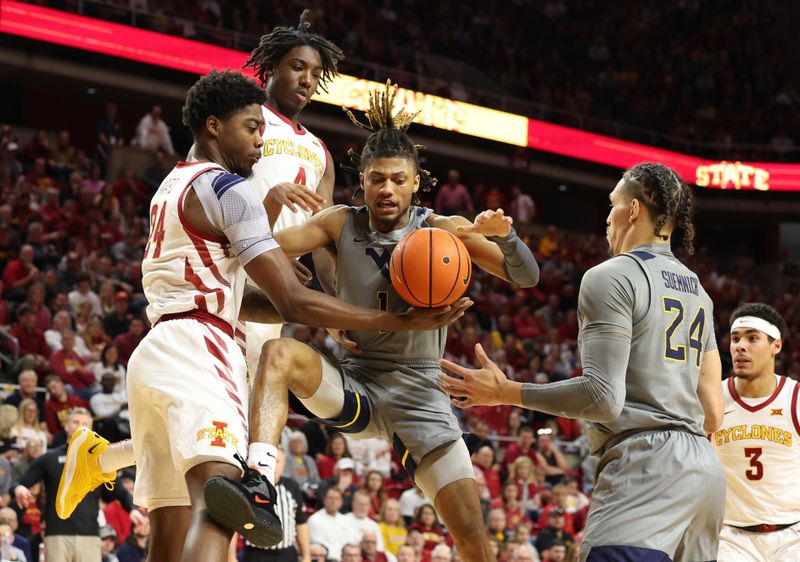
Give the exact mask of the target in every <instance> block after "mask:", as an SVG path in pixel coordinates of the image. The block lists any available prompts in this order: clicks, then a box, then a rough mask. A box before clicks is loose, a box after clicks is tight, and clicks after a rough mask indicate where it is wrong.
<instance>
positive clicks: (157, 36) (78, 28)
mask: <svg viewBox="0 0 800 562" xmlns="http://www.w3.org/2000/svg"><path fill="white" fill-rule="evenodd" d="M0 32H2V33H8V34H11V35H17V36H21V37H27V38H29V39H35V40H39V41H45V42H48V43H56V44H58V45H64V46H66V47H72V48H76V49H82V50H87V51H92V52H96V53H102V54H105V55H111V56H115V57H120V58H124V59H129V60H134V61H138V62H142V63H145V64H151V65H155V66H161V67H166V68H171V69H175V70H180V71H183V72H189V73H193V74H206V73H208V72H210V71H211V70H212V69H226V68H235V69H240V68H241V66H242V64H243V63H244V61H245V60H246V59H247V53H243V52H240V51H235V50H233V49H226V48H224V47H216V46H213V45H208V44H206V43H200V42H198V41H191V40H188V39H183V38H180V37H173V36H170V35H165V34H162V33H156V32H153V31H148V30H145V29H138V28H135V27H131V26H127V25H121V24H117V23H110V22H105V21H102V20H98V19H94V18H87V17H84V16H79V15H76V14H72V13H68V12H62V11H59V10H53V9H49V8H42V7H40V6H35V5H32V4H23V3H21V2H16V1H14V0H0ZM379 86H381V84H379V83H377V82H372V81H369V80H364V79H361V78H356V77H353V76H346V75H342V76H340V77H339V78H338V79H337V80H336V81H334V82H333V83H332V84H330V85H329V88H328V90H329V91H328V93H327V94H326V93H324V92H318V93H317V95H316V96H315V98H314V99H315V101H320V102H323V103H330V104H335V105H346V106H348V107H350V108H363V107H364V106H365V105H366V101H367V97H366V96H367V92H368V91H369V90H371V89H374V88H376V87H379ZM399 98H400V99H401V100H402V102H403V103H404V104H405V105H406V106H407V107H408V109H410V110H415V109H422V110H423V115H421V116H420V117H419V118H418V121H419V122H421V123H423V124H425V125H428V126H432V127H436V128H440V129H445V130H450V131H454V132H456V133H460V134H466V135H471V136H476V137H480V138H485V139H489V140H493V141H496V142H503V143H506V144H511V145H515V146H527V147H529V148H533V149H535V150H541V151H544V152H550V153H553V154H559V155H562V156H568V157H570V158H575V159H577V160H584V161H588V162H593V163H597V164H602V165H606V166H612V167H615V168H628V167H630V166H633V165H634V164H637V163H639V162H645V161H657V162H662V163H664V164H666V165H668V166H670V167H672V168H673V169H675V170H676V171H677V172H678V173H679V174H680V175H681V177H683V178H684V179H685V180H686V181H687V182H689V183H692V184H694V185H697V186H699V187H703V188H710V189H726V190H742V191H746V190H756V191H800V165H794V164H776V163H771V162H756V163H753V162H736V161H734V162H727V161H723V162H716V161H711V160H705V159H703V158H698V157H696V156H691V155H688V154H681V153H678V152H672V151H669V150H664V149H661V148H656V147H652V146H647V145H644V144H638V143H633V142H627V141H623V140H620V139H615V138H613V137H607V136H604V135H597V134H594V133H589V132H586V131H581V130H578V129H572V128H569V127H563V126H560V125H554V124H552V123H547V122H545V121H537V120H534V119H528V118H526V117H524V116H521V115H514V114H511V113H507V112H503V111H497V110H494V109H489V108H485V107H480V106H477V105H473V104H468V103H464V102H460V101H456V100H449V99H445V98H441V97H438V96H433V95H431V94H425V93H422V92H414V91H412V90H406V89H402V88H401V90H400V95H399Z"/></svg>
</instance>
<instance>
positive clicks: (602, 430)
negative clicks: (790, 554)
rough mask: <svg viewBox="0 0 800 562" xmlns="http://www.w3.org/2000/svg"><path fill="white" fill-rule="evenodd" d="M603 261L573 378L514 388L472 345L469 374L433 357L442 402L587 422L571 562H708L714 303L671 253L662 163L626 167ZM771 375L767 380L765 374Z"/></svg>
mask: <svg viewBox="0 0 800 562" xmlns="http://www.w3.org/2000/svg"><path fill="white" fill-rule="evenodd" d="M609 199H610V202H611V211H610V212H609V215H608V218H607V219H606V224H607V238H608V245H609V250H610V253H611V256H612V258H611V259H609V260H607V261H606V262H604V263H602V264H600V265H597V266H595V267H593V268H592V269H590V270H589V271H587V272H586V274H585V275H584V276H583V280H582V281H581V289H580V295H579V297H578V322H579V324H580V334H579V335H578V341H579V342H580V351H581V363H582V365H583V376H581V377H577V378H574V379H571V380H568V381H560V382H555V383H551V384H536V385H532V384H528V383H517V382H514V381H509V380H507V379H506V376H505V374H503V372H502V371H501V370H500V369H498V368H497V366H496V365H495V364H494V363H492V361H491V360H489V358H488V357H487V356H486V353H484V351H483V349H482V348H481V346H480V345H476V346H475V347H476V349H475V352H476V356H477V357H478V359H479V360H480V362H481V364H482V368H481V369H465V368H463V367H460V366H458V365H455V364H454V363H451V362H449V361H444V360H443V361H442V366H443V367H444V368H445V370H447V371H450V372H452V373H454V374H455V375H457V376H450V375H447V374H442V375H440V379H441V381H442V389H443V390H445V391H446V392H448V393H450V394H451V395H453V396H455V397H457V398H456V399H454V400H453V402H454V404H455V405H457V406H460V407H468V406H473V405H478V404H485V405H490V406H491V405H497V404H512V405H516V406H521V407H523V408H529V409H533V410H538V411H540V412H545V413H548V414H552V415H556V416H566V417H572V418H580V419H584V420H586V421H588V422H591V423H590V426H589V430H588V437H589V445H590V447H591V449H592V453H593V454H595V455H596V456H598V457H599V458H600V461H599V465H598V470H597V474H596V477H595V482H596V483H595V487H594V496H593V499H592V506H591V509H590V510H589V519H588V523H587V525H586V534H585V537H584V540H583V543H582V546H581V554H580V559H581V560H582V561H585V560H590V561H592V560H598V561H599V560H675V561H676V562H689V561H697V560H716V558H717V546H718V542H719V533H720V527H721V525H722V516H723V507H724V503H725V476H724V474H723V471H722V466H721V465H720V462H719V460H718V459H717V457H716V455H715V454H714V451H713V450H712V447H711V444H710V443H709V442H708V439H707V438H706V435H707V434H708V433H713V432H714V431H716V430H717V429H718V428H719V426H720V424H721V423H722V419H723V398H722V386H721V374H722V368H721V364H720V358H719V352H718V350H717V342H716V340H715V337H714V315H713V303H712V302H711V299H710V298H709V296H708V294H707V293H706V292H705V290H703V287H702V286H701V285H700V281H699V279H698V277H697V275H696V274H695V273H694V272H693V271H691V270H690V269H688V268H687V267H686V266H684V265H683V264H682V263H681V262H679V261H678V260H677V258H675V256H674V255H673V254H672V251H671V250H670V238H671V236H672V234H673V232H674V231H676V230H681V231H682V232H683V247H684V248H685V249H686V251H687V252H689V253H691V252H692V250H693V239H694V226H693V224H692V194H691V191H690V190H689V187H688V186H687V185H686V183H684V182H683V181H682V180H681V179H680V178H679V177H678V175H677V174H676V173H675V172H674V171H673V170H671V169H670V168H668V167H667V166H664V165H663V164H656V163H644V164H639V165H637V166H634V167H633V168H631V169H629V170H627V171H626V172H625V173H624V174H623V176H622V179H620V180H619V182H618V183H617V185H616V187H615V188H614V190H613V191H612V192H611V195H610V196H609ZM770 376H772V375H770Z"/></svg>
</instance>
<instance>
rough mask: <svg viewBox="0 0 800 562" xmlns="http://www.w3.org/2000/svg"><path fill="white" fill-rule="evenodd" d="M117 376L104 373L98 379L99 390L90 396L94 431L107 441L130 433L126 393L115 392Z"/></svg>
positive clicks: (113, 440) (114, 440)
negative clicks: (93, 416)
mask: <svg viewBox="0 0 800 562" xmlns="http://www.w3.org/2000/svg"><path fill="white" fill-rule="evenodd" d="M116 384H117V378H116V377H115V376H114V374H113V373H106V374H105V375H103V378H102V379H101V380H100V386H101V391H100V392H98V393H97V394H95V395H94V396H92V397H91V398H90V400H89V405H90V406H91V408H92V412H94V415H95V425H96V431H97V433H99V434H100V435H102V436H103V437H105V438H106V439H108V440H109V441H111V442H112V443H113V442H116V441H121V440H122V439H125V438H128V437H130V435H131V431H130V424H129V422H128V395H127V394H126V393H125V392H116V391H115V386H116Z"/></svg>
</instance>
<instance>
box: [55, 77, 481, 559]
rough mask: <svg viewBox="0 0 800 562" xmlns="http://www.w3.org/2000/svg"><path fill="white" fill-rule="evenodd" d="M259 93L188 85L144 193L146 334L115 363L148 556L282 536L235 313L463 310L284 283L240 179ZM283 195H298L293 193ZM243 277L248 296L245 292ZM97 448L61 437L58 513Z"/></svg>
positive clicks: (257, 124) (441, 313)
mask: <svg viewBox="0 0 800 562" xmlns="http://www.w3.org/2000/svg"><path fill="white" fill-rule="evenodd" d="M264 100H265V93H264V90H263V89H261V88H260V87H259V86H258V84H256V83H255V82H254V81H253V80H250V79H249V78H246V77H244V76H243V75H241V74H239V73H235V72H213V73H211V74H210V75H208V76H205V77H203V78H201V79H200V80H198V82H197V83H196V84H195V85H194V86H193V87H192V88H191V89H190V90H189V93H188V95H187V99H186V104H185V106H184V108H183V117H184V123H185V124H187V125H189V127H190V128H191V130H192V135H193V136H194V139H195V146H196V152H195V156H196V158H197V161H195V162H181V163H179V164H178V165H177V166H176V167H175V169H174V170H173V171H172V172H170V174H169V175H168V176H167V177H166V178H165V179H164V181H163V182H162V184H161V186H160V187H159V189H158V191H157V192H156V194H155V195H154V196H153V199H152V201H151V212H150V219H151V220H150V236H149V240H148V245H147V247H146V249H145V255H144V258H143V260H142V270H143V279H142V284H143V287H144V292H145V296H146V297H147V300H148V303H149V305H148V309H147V314H148V317H149V319H150V321H151V323H152V324H153V329H152V330H151V331H150V332H149V333H148V334H147V336H145V338H144V340H142V342H141V343H140V344H139V346H138V347H137V348H136V350H135V351H134V353H133V355H132V356H131V359H130V362H129V364H128V396H129V404H130V412H131V434H132V441H133V449H134V453H135V457H136V465H137V479H136V488H135V490H134V497H135V500H136V503H137V504H139V505H143V506H146V507H147V508H148V509H149V510H150V521H151V525H152V531H151V543H150V555H149V560H150V561H151V562H160V561H162V560H163V561H175V560H183V561H186V562H189V561H196V560H204V561H215V560H219V561H223V560H227V556H228V545H229V543H230V539H231V536H232V532H231V531H233V530H235V531H238V532H239V533H240V534H242V535H243V536H244V537H245V538H247V539H248V540H249V541H250V542H251V543H253V544H255V545H257V546H263V547H267V546H271V545H272V544H275V543H277V542H278V541H279V540H281V538H282V533H281V525H280V521H279V519H278V517H277V515H276V514H275V511H274V507H273V506H274V503H275V489H274V486H273V484H272V482H273V481H274V469H275V463H276V461H277V458H276V457H277V450H276V449H275V448H274V447H272V451H274V453H272V454H271V453H270V450H269V448H268V447H265V444H262V443H251V444H250V445H249V447H248V433H249V426H248V409H249V390H248V387H247V382H246V367H245V361H244V357H243V356H242V354H241V352H240V350H239V348H238V346H236V345H235V343H234V340H233V325H234V323H235V322H236V320H237V319H238V318H240V317H241V318H244V319H246V320H252V321H272V322H274V321H277V320H278V319H279V318H285V319H289V320H291V321H296V322H301V323H305V324H315V325H323V326H331V327H334V328H340V329H367V330H417V329H420V328H421V327H422V326H424V327H425V328H423V329H431V328H434V327H439V326H442V325H444V324H448V323H450V322H453V321H455V320H456V319H457V318H458V317H460V316H461V314H463V310H464V306H454V307H452V308H451V309H449V310H438V311H436V312H434V313H421V312H418V311H414V312H408V313H406V314H401V315H398V314H391V313H383V312H378V311H375V310H374V309H367V308H360V307H356V306H352V305H349V304H346V303H344V302H342V301H340V300H337V299H335V298H333V297H330V296H328V295H325V294H323V293H320V292H317V291H312V290H311V289H308V288H306V287H304V286H303V285H301V284H300V283H299V282H298V280H297V277H296V276H295V273H294V269H293V267H292V265H291V263H290V262H289V260H288V259H287V258H286V256H285V254H284V253H283V252H282V251H281V250H280V249H279V247H278V245H277V243H276V242H275V241H274V240H273V238H272V234H271V232H270V228H269V224H268V220H267V214H266V211H265V208H264V203H263V201H261V200H260V199H259V198H258V196H257V195H256V194H255V191H254V190H253V188H252V186H251V185H250V183H249V182H248V181H247V180H246V179H245V178H244V177H243V176H247V175H249V173H250V170H251V168H252V166H253V165H254V164H255V163H256V162H257V161H258V160H259V158H260V157H261V154H260V149H261V147H262V146H263V141H262V139H261V134H260V131H261V128H262V126H263V123H264V119H263V114H262V111H261V104H263V103H264ZM292 197H293V198H294V199H293V200H294V201H296V202H299V201H306V202H310V201H311V200H312V199H311V198H310V196H309V195H308V194H305V193H302V192H300V193H299V194H298V193H294V194H293V195H292ZM245 272H246V273H247V275H248V276H249V277H250V278H251V279H253V280H255V281H256V283H257V284H258V287H259V289H260V291H250V293H249V294H245V293H246V291H245ZM262 291H263V292H262ZM265 295H266V297H265ZM243 301H245V302H243ZM465 304H468V303H467V301H464V302H462V303H461V305H465ZM261 409H263V405H262V406H261V407H260V411H261ZM107 446H108V442H107V441H105V440H104V439H102V438H101V437H99V436H97V435H96V434H93V433H91V432H86V431H83V432H80V433H78V432H76V435H75V436H73V438H72V440H71V441H70V446H69V449H68V455H67V457H68V458H67V462H66V465H65V470H64V472H65V476H64V477H63V478H62V482H61V485H60V486H59V494H58V498H57V503H58V504H59V505H60V509H59V514H60V515H62V516H68V515H69V513H70V512H71V510H72V509H74V507H75V506H76V505H77V503H78V502H79V501H81V499H82V498H83V496H85V494H86V493H87V491H88V490H91V489H92V488H93V487H96V486H97V485H98V484H99V483H100V482H103V481H107V480H108V478H107V476H109V475H108V474H106V473H108V472H109V470H108V468H109V467H108V466H107V465H104V463H103V462H102V461H103V459H102V453H103V452H104V451H105V450H106V448H107ZM270 455H271V456H270ZM245 456H247V457H248V460H250V461H251V463H253V464H254V465H255V466H257V467H258V470H259V472H256V470H254V469H252V468H248V467H247V466H246V464H245V463H244V461H243V460H241V459H242V458H243V457H245ZM242 470H244V476H243V477H242V476H241V475H242ZM101 473H103V474H101ZM110 474H111V475H113V472H111V473H110ZM215 477H218V478H221V479H224V480H225V481H226V482H231V481H234V482H235V483H236V488H235V494H233V496H231V494H228V495H226V496H225V497H224V498H223V499H224V501H218V500H219V499H220V495H219V494H218V493H217V492H216V491H215V490H216V489H215V488H214V486H213V482H215V481H216V480H215Z"/></svg>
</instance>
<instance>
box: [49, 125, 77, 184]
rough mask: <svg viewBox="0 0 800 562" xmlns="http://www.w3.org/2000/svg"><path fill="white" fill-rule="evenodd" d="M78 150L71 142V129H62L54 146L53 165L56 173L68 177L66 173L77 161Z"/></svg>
mask: <svg viewBox="0 0 800 562" xmlns="http://www.w3.org/2000/svg"><path fill="white" fill-rule="evenodd" d="M76 157H77V150H75V147H74V146H72V144H71V143H70V142H69V131H60V132H59V133H58V140H57V141H56V146H55V147H54V148H53V167H54V168H55V171H56V173H57V174H58V175H59V176H61V177H64V178H66V175H67V174H68V173H69V171H70V170H72V169H73V168H74V167H75V165H76V163H77V158H76Z"/></svg>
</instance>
